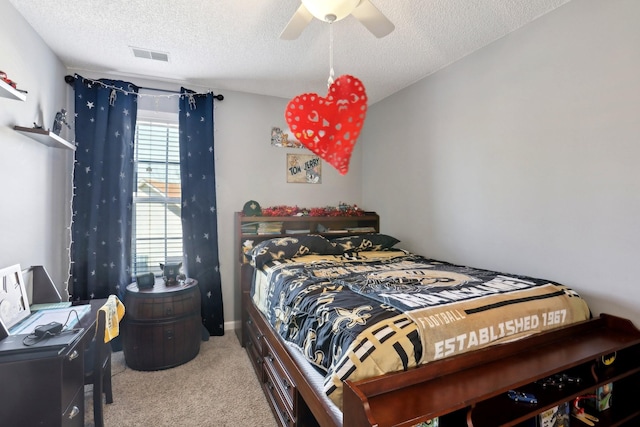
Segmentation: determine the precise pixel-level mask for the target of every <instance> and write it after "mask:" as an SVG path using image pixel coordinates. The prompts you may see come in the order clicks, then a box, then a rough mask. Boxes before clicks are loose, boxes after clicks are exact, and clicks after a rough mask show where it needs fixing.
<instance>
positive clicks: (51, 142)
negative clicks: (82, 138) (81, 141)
mask: <svg viewBox="0 0 640 427" xmlns="http://www.w3.org/2000/svg"><path fill="white" fill-rule="evenodd" d="M13 129H14V130H16V131H18V132H20V133H23V134H25V135H27V136H28V137H29V138H32V139H35V140H36V141H38V142H40V143H41V144H44V145H47V146H49V147H54V148H66V149H69V150H73V151H75V149H76V147H75V145H73V144H72V143H70V142H69V141H67V140H65V139H63V138H61V137H59V136H58V135H56V134H55V133H53V132H51V131H48V130H44V129H36V128H25V127H22V126H14V128H13Z"/></svg>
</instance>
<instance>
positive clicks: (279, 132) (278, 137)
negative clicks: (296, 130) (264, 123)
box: [271, 126, 305, 148]
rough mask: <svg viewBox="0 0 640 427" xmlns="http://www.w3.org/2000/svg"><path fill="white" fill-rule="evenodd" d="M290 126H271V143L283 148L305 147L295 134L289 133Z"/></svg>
mask: <svg viewBox="0 0 640 427" xmlns="http://www.w3.org/2000/svg"><path fill="white" fill-rule="evenodd" d="M288 131H289V129H288V127H287V126H285V127H284V128H279V127H275V126H274V127H272V128H271V145H272V146H274V147H281V148H305V147H304V145H302V143H301V142H300V141H298V140H297V139H295V137H294V136H293V134H289V133H287V132H288Z"/></svg>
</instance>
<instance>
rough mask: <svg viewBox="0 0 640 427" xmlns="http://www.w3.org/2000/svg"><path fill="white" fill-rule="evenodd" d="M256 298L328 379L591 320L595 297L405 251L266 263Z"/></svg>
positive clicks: (333, 393) (336, 389)
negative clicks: (590, 305)
mask: <svg viewBox="0 0 640 427" xmlns="http://www.w3.org/2000/svg"><path fill="white" fill-rule="evenodd" d="M257 278H261V280H256V282H255V283H254V288H253V289H252V293H253V298H254V302H255V303H256V305H257V306H258V308H259V309H260V310H261V311H262V312H263V313H264V314H265V317H266V318H267V320H268V321H269V322H270V324H271V325H272V326H273V328H274V329H275V330H276V331H277V333H278V334H279V335H280V336H281V337H282V338H283V339H284V340H286V341H289V342H291V343H293V344H295V346H297V347H298V348H299V349H300V351H301V352H302V353H303V354H304V356H305V358H306V359H308V360H309V362H310V363H311V364H313V365H314V366H315V367H316V369H317V370H319V371H320V372H321V373H322V374H323V375H324V376H325V391H326V393H327V395H328V396H329V397H330V398H331V399H332V400H333V401H334V402H335V403H336V405H338V407H341V406H342V405H341V403H342V382H343V381H345V380H347V379H350V380H358V379H364V378H369V377H373V376H377V375H381V374H384V373H388V372H394V371H400V370H406V369H408V368H411V367H414V366H417V365H419V364H423V363H427V362H429V361H432V360H438V359H441V358H444V357H449V356H453V355H457V354H461V353H465V352H468V351H472V350H476V349H480V348H483V347H486V346H489V345H494V344H499V343H504V342H508V341H512V340H516V339H520V338H523V337H525V336H528V335H531V334H533V333H537V332H542V331H546V330H549V329H553V328H557V327H561V326H566V325H568V324H570V323H573V322H578V321H582V320H587V319H588V318H589V317H590V312H589V309H588V307H587V304H586V303H585V301H584V300H583V299H581V298H580V296H579V295H578V294H576V293H575V292H574V291H572V290H571V289H569V288H567V287H566V286H562V285H560V284H557V283H553V282H550V281H548V280H542V279H535V278H530V277H524V276H518V275H513V274H505V273H499V272H495V271H488V270H482V269H477V268H471V267H465V266H459V265H453V264H449V263H446V262H441V261H436V260H433V259H427V258H424V257H422V256H419V255H415V254H411V253H407V252H405V251H402V250H389V251H375V250H374V251H363V252H353V253H344V254H339V255H303V256H296V257H293V258H287V259H279V260H276V261H273V262H268V263H265V264H264V266H262V273H261V274H258V275H257Z"/></svg>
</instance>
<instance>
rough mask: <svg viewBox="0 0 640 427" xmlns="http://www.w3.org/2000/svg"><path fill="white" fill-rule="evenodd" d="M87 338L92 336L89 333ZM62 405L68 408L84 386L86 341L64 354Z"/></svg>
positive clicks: (78, 343)
mask: <svg viewBox="0 0 640 427" xmlns="http://www.w3.org/2000/svg"><path fill="white" fill-rule="evenodd" d="M87 335H89V336H87V337H86V338H88V339H90V338H91V336H90V335H91V333H90V332H88V333H87ZM59 357H61V358H62V395H61V397H62V401H61V403H62V407H63V408H66V407H67V405H68V404H69V402H70V401H71V400H72V399H73V398H74V396H75V395H76V392H77V391H78V389H80V388H82V387H84V363H83V359H84V342H83V341H80V342H77V343H76V345H74V346H73V347H72V348H71V349H70V350H69V351H67V352H66V353H65V354H63V355H62V356H59Z"/></svg>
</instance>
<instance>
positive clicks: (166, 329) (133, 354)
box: [122, 313, 202, 371]
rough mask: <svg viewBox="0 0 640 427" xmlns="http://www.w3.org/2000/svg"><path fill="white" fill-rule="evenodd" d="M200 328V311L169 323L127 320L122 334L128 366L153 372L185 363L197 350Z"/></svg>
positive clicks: (198, 349) (198, 347)
mask: <svg viewBox="0 0 640 427" xmlns="http://www.w3.org/2000/svg"><path fill="white" fill-rule="evenodd" d="M201 328H202V319H201V317H200V314H199V313H198V314H193V315H191V316H189V317H184V318H182V319H180V320H176V321H171V322H148V321H145V322H142V321H135V322H134V321H129V322H127V324H126V325H125V327H124V328H123V335H122V337H123V350H124V357H125V361H126V363H127V366H129V367H130V368H132V369H137V370H140V371H155V370H159V369H167V368H171V367H174V366H178V365H181V364H183V363H186V362H188V361H189V360H191V359H193V358H194V357H196V355H197V354H198V352H199V351H200V341H201V339H202V336H201Z"/></svg>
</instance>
